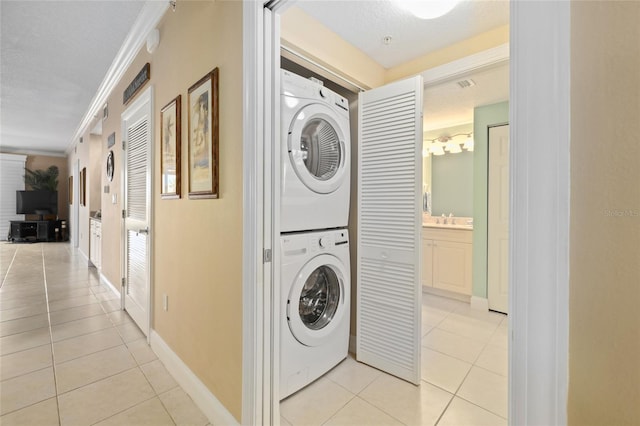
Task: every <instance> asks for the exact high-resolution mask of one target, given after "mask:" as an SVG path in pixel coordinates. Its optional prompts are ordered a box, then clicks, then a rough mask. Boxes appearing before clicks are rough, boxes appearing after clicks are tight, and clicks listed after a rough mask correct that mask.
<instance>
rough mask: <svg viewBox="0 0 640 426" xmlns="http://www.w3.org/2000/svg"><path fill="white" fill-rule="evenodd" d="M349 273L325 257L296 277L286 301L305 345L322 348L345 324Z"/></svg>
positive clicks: (294, 330) (293, 326)
mask: <svg viewBox="0 0 640 426" xmlns="http://www.w3.org/2000/svg"><path fill="white" fill-rule="evenodd" d="M346 273H347V271H345V268H344V265H342V262H340V261H339V260H338V259H337V258H336V257H334V256H331V255H328V254H323V255H320V256H317V257H314V258H313V259H311V260H310V261H309V262H308V263H306V264H305V265H304V266H303V267H302V269H301V270H300V272H299V273H298V275H297V276H296V281H295V282H294V283H293V285H292V286H291V291H290V292H289V297H288V299H287V320H288V323H289V328H290V329H291V333H293V336H294V337H295V338H296V340H298V341H299V342H300V343H302V344H303V345H306V346H319V345H322V344H323V343H325V342H326V341H327V340H329V339H331V338H332V337H333V334H332V333H334V332H335V329H336V328H337V327H339V326H340V324H341V323H342V320H343V318H344V316H345V312H346V311H347V310H348V306H349V293H348V291H349V290H348V289H346V287H347V286H348V281H347V280H346V279H345V277H346V276H347V275H346Z"/></svg>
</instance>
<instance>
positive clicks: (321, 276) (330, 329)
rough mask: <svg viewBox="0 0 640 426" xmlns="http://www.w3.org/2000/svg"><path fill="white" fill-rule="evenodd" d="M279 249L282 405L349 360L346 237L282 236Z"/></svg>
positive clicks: (340, 234) (334, 232) (336, 233)
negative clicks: (305, 387) (287, 399)
mask: <svg viewBox="0 0 640 426" xmlns="http://www.w3.org/2000/svg"><path fill="white" fill-rule="evenodd" d="M280 248H281V256H282V268H281V277H282V279H281V292H280V311H281V312H280V317H281V319H280V399H284V398H286V397H287V396H289V395H291V394H292V393H294V392H296V391H297V390H299V389H301V388H302V387H304V386H306V385H308V384H309V383H311V382H313V381H314V380H316V379H317V378H319V377H320V376H322V375H323V374H325V373H326V372H327V371H329V370H331V368H333V367H334V366H336V365H337V364H338V363H340V361H342V360H343V359H345V358H346V357H347V354H348V351H349V326H350V321H351V317H350V315H349V312H350V303H351V302H350V300H351V298H350V293H351V287H350V285H351V284H350V269H349V237H348V231H347V230H346V229H338V230H330V231H322V232H309V233H298V234H288V235H282V236H281V237H280Z"/></svg>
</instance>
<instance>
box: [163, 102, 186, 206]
mask: <svg viewBox="0 0 640 426" xmlns="http://www.w3.org/2000/svg"><path fill="white" fill-rule="evenodd" d="M181 110H182V96H181V95H178V96H177V97H176V98H175V99H173V100H172V101H171V102H169V103H168V104H167V105H165V106H164V107H163V108H162V109H161V110H160V196H161V197H162V198H163V199H175V198H180V186H181V185H180V184H181V181H182V178H181V176H180V165H181V155H180V153H181V151H182V149H181V146H182V143H181V139H182V129H181V121H182V120H181Z"/></svg>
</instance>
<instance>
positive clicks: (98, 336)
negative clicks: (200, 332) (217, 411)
mask: <svg viewBox="0 0 640 426" xmlns="http://www.w3.org/2000/svg"><path fill="white" fill-rule="evenodd" d="M76 253H77V252H76V251H75V250H72V249H70V247H69V245H68V244H63V243H45V244H10V243H0V280H1V282H2V284H1V286H0V416H1V417H0V424H1V425H3V426H10V425H31V426H48V425H74V426H75V425H94V424H96V425H118V426H122V425H154V426H155V425H202V426H204V425H208V424H209V422H208V420H207V418H206V417H205V416H204V415H203V414H202V412H201V411H200V410H199V409H198V408H197V407H196V406H195V404H194V403H193V401H192V400H191V399H190V398H189V396H188V395H187V394H186V393H185V392H184V391H183V390H182V388H180V386H179V385H178V384H177V383H176V382H175V380H174V379H173V378H172V377H171V375H170V374H169V373H168V372H167V370H166V369H165V368H164V366H163V365H162V363H161V362H160V361H159V360H158V359H157V358H156V356H155V354H154V353H153V351H151V349H150V348H149V346H148V345H147V342H146V339H145V338H144V336H143V334H142V333H141V332H140V330H139V329H138V328H137V327H136V325H135V324H134V323H133V321H132V320H131V319H130V318H129V316H128V315H127V314H126V312H123V311H120V310H119V300H117V296H116V295H115V294H114V293H113V292H112V291H111V290H110V289H109V288H107V287H106V286H104V285H102V284H100V280H99V279H98V276H97V274H96V271H95V269H94V268H87V262H86V260H85V259H84V258H82V257H81V256H80V255H78V254H76Z"/></svg>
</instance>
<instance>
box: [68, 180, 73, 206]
mask: <svg viewBox="0 0 640 426" xmlns="http://www.w3.org/2000/svg"><path fill="white" fill-rule="evenodd" d="M68 193H69V205H72V204H73V176H69V191H68Z"/></svg>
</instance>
